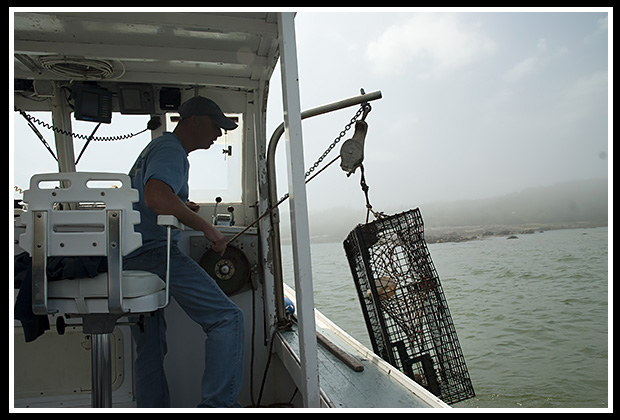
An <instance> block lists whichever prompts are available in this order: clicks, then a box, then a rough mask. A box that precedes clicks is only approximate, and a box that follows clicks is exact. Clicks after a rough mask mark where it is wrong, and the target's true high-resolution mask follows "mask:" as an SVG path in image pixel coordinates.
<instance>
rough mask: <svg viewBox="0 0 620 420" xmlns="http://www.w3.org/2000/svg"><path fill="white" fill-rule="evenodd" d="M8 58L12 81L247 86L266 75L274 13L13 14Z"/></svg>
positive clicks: (274, 55)
mask: <svg viewBox="0 0 620 420" xmlns="http://www.w3.org/2000/svg"><path fill="white" fill-rule="evenodd" d="M14 56H15V58H14V77H15V78H16V79H35V80H36V79H47V80H67V81H69V80H71V81H79V80H93V81H102V80H110V81H115V82H127V83H138V82H139V83H151V84H159V85H164V86H165V85H174V86H179V85H187V86H196V85H200V86H217V87H224V88H231V89H239V90H246V91H249V90H254V89H257V88H259V87H261V86H262V85H263V84H264V83H265V82H266V81H268V80H269V78H270V77H271V74H272V72H273V69H274V67H275V64H276V62H277V59H278V25H277V20H276V14H275V13H219V12H218V13H194V12H191V13H190V12H179V13H169V12H152V13H138V12H63V13H56V12H53V13H31V12H25V13H22V12H18V13H15V14H14ZM63 57H69V58H70V61H68V62H64V61H63ZM67 66H68V67H69V71H70V72H69V74H62V72H61V71H60V70H62V69H63V68H66V67H67ZM110 66H111V69H110ZM86 70H88V71H89V72H94V73H96V72H98V71H99V72H100V73H101V74H102V75H103V76H100V77H99V78H97V77H96V76H95V77H93V76H84V75H81V74H86Z"/></svg>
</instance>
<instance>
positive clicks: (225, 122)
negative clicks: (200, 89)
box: [179, 96, 237, 130]
mask: <svg viewBox="0 0 620 420" xmlns="http://www.w3.org/2000/svg"><path fill="white" fill-rule="evenodd" d="M179 114H180V115H181V119H182V120H183V119H185V118H188V117H191V116H193V115H196V116H198V117H199V116H202V115H208V116H209V117H211V118H212V119H213V122H215V123H216V124H217V125H218V126H219V127H220V128H223V129H224V130H234V129H235V128H237V124H236V123H235V122H234V121H233V120H231V119H229V118H226V116H225V115H224V113H223V112H222V110H221V109H220V107H219V106H218V105H217V104H216V103H215V102H213V101H212V100H211V99H208V98H205V97H203V96H194V97H193V98H191V99H188V100H187V101H185V102H183V103H182V104H181V106H179Z"/></svg>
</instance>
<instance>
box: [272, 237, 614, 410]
mask: <svg viewBox="0 0 620 420" xmlns="http://www.w3.org/2000/svg"><path fill="white" fill-rule="evenodd" d="M607 232H608V231H607V228H606V227H602V228H592V229H567V230H552V231H545V232H539V233H534V234H526V235H517V236H518V238H517V239H507V238H506V237H491V238H485V239H481V240H474V241H469V242H460V243H441V244H430V245H429V250H430V253H431V257H432V259H433V262H434V264H435V267H436V269H437V272H438V274H439V278H440V280H441V284H442V286H443V289H444V293H445V296H446V299H447V301H448V306H449V308H450V312H451V315H452V318H453V321H454V324H455V328H456V331H457V334H458V337H459V341H460V343H461V347H462V350H463V354H464V356H465V360H466V363H467V367H468V370H469V374H470V377H471V379H472V382H473V385H474V389H475V391H476V397H475V398H472V399H469V400H466V401H462V402H460V403H457V404H454V405H453V407H455V408H487V407H489V408H507V409H515V408H553V409H558V408H601V409H603V408H607V407H608V403H609V401H608V375H609V373H608V372H609V370H608V366H609V365H608V348H609V343H608V308H609V307H608V297H609V296H608V290H609V289H608V288H609V285H610V282H609V277H608V234H607ZM312 252H313V256H312V266H313V267H312V269H313V278H314V289H315V296H314V298H315V305H316V307H317V309H318V310H320V311H321V312H322V313H323V314H325V315H326V316H327V317H329V318H330V319H331V320H332V321H334V322H335V323H336V324H338V325H339V326H340V327H341V328H343V329H344V330H345V331H347V332H348V333H349V334H351V335H352V336H353V337H355V338H356V339H357V340H358V341H360V342H361V343H363V344H365V345H367V346H368V347H369V348H372V346H371V344H370V340H369V338H368V334H367V330H366V325H365V323H364V318H363V316H362V312H361V309H360V305H359V301H358V299H357V294H356V292H355V286H354V284H353V279H352V276H351V272H350V269H349V266H348V263H347V260H346V256H345V253H344V249H343V247H342V243H317V244H313V245H312ZM283 265H284V266H283V269H284V274H285V278H292V277H291V276H292V260H291V249H290V247H288V248H285V254H284V264H283ZM291 281H292V280H291Z"/></svg>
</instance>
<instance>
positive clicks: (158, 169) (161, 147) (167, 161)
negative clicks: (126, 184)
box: [129, 132, 189, 253]
mask: <svg viewBox="0 0 620 420" xmlns="http://www.w3.org/2000/svg"><path fill="white" fill-rule="evenodd" d="M129 177H130V178H131V186H132V187H133V188H135V189H136V190H138V193H139V194H140V200H139V201H138V202H137V203H134V205H133V207H134V209H135V210H137V211H139V212H140V223H139V224H138V225H136V226H135V230H136V232H140V233H141V234H142V248H139V249H137V250H136V251H134V252H135V253H141V252H142V251H145V250H147V249H152V248H156V247H159V246H165V245H166V228H165V227H163V226H159V225H157V214H156V213H155V212H154V211H152V210H151V209H149V208H148V207H147V206H146V205H145V204H144V186H145V185H146V182H147V181H148V180H149V179H158V180H160V181H163V182H165V183H166V184H168V185H169V186H170V188H172V190H173V191H174V193H175V194H176V195H177V196H178V197H179V198H180V199H181V201H182V202H183V203H185V201H187V198H188V196H189V187H188V184H187V181H188V177H189V161H188V159H187V151H186V150H185V146H183V143H181V140H180V139H179V138H178V137H177V136H176V135H175V134H173V133H169V132H164V134H163V135H161V136H160V137H157V138H156V139H153V140H152V141H151V142H150V143H149V144H148V145H147V146H146V147H145V148H144V150H143V151H142V153H140V156H138V159H136V162H135V163H134V165H133V167H132V168H131V170H130V171H129ZM179 234H180V232H178V231H173V233H172V239H173V240H178V236H179Z"/></svg>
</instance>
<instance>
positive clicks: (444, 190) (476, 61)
mask: <svg viewBox="0 0 620 420" xmlns="http://www.w3.org/2000/svg"><path fill="white" fill-rule="evenodd" d="M344 10H345V11H339V12H332V11H329V12H327V11H325V12H314V11H308V10H301V11H300V12H298V13H297V16H296V18H295V22H296V31H297V49H298V65H299V79H300V93H301V103H302V110H303V109H308V108H312V107H315V106H318V105H322V104H325V103H329V102H333V101H337V100H340V99H343V98H347V97H351V96H355V95H357V94H358V93H359V89H360V88H364V89H365V90H366V92H371V91H374V90H381V91H382V93H383V98H382V99H381V100H378V101H374V102H373V103H372V107H373V110H372V112H371V113H370V114H369V116H368V118H367V120H366V121H367V122H368V124H369V129H368V135H367V137H366V145H365V160H364V166H365V168H366V178H367V183H368V185H369V186H370V190H369V197H370V200H371V203H372V205H373V206H374V208H375V209H376V210H379V211H399V210H400V211H402V210H406V209H410V208H413V207H417V206H421V205H423V204H425V203H431V202H438V201H455V200H462V199H478V198H486V197H493V196H499V195H505V194H509V193H513V192H516V191H519V190H522V189H524V188H530V187H537V186H546V185H551V184H554V183H558V182H563V181H572V180H582V179H592V178H606V177H608V165H609V168H611V164H610V162H611V158H612V155H613V153H612V150H611V149H610V148H609V147H608V146H609V144H610V142H609V140H608V139H609V137H610V133H608V125H609V124H610V121H609V119H608V115H609V110H608V103H611V101H612V100H613V98H612V97H609V96H608V92H612V88H611V85H610V84H609V82H608V67H609V63H608V29H607V22H608V20H607V13H605V12H582V11H580V12H570V13H565V12H552V13H539V12H537V13H532V12H528V13H515V12H510V13H500V12H481V13H480V12H476V13H469V12H468V13H429V12H422V13H418V12H412V11H411V10H410V9H404V10H398V11H397V12H394V11H393V10H392V9H387V11H384V10H380V11H378V10H374V9H371V10H369V9H362V10H363V11H362V12H353V10H356V9H344ZM281 104H282V100H281V87H280V74H279V66H278V67H277V68H276V71H275V72H274V75H273V77H272V80H271V85H270V93H269V103H268V130H267V134H268V138H269V136H270V135H271V133H272V131H273V130H274V129H275V128H276V127H277V125H279V124H280V123H281V122H282V105H281ZM356 110H357V108H356V107H355V108H349V109H346V110H341V111H338V112H335V113H332V114H329V115H326V116H320V117H317V118H313V119H309V120H305V121H304V122H303V129H304V132H303V137H304V143H305V149H304V158H305V163H306V167H309V166H311V165H312V163H313V162H314V161H315V160H316V159H317V158H318V157H319V156H320V155H321V154H322V153H323V151H324V150H325V149H326V148H327V146H329V144H330V143H331V142H332V141H333V140H334V138H335V137H336V136H337V135H338V134H339V132H340V131H341V130H342V129H343V127H344V125H345V124H346V123H347V122H348V121H349V120H350V118H351V117H352V116H353V114H354V113H355V111H356ZM144 118H146V117H144ZM147 119H148V118H146V119H145V121H146V120H147ZM15 121H16V135H17V136H19V137H20V138H19V140H17V139H16V145H19V147H20V148H22V145H23V147H27V150H28V156H29V158H30V159H29V160H28V161H29V162H30V163H35V162H36V166H37V167H36V168H35V171H36V172H46V171H55V170H56V166H55V162H54V161H53V159H51V157H50V156H49V154H48V152H47V151H46V150H45V149H44V148H43V147H42V146H41V144H40V143H39V141H38V139H36V137H34V135H33V134H32V133H31V132H30V130H29V129H27V128H24V129H23V131H20V130H22V129H21V128H19V127H18V125H19V124H21V126H23V127H25V126H24V125H23V122H22V121H21V117H19V116H18V117H15ZM78 123H79V122H76V124H78ZM144 124H145V122H141V123H140V124H139V126H140V128H141V127H143V126H144ZM107 130H111V131H112V132H111V133H107ZM76 131H78V132H83V131H84V132H90V129H84V130H82V131H80V130H79V129H78V130H76ZM118 131H119V130H118V127H116V126H115V127H114V128H110V127H103V126H102V128H101V129H100V130H99V131H98V132H97V135H109V134H118ZM121 131H122V130H121ZM133 131H135V130H133ZM43 134H44V135H45V136H47V139H48V141H52V139H53V137H52V136H51V135H50V134H49V131H45V132H44V133H43ZM351 134H352V132H350V133H349V134H348V135H347V136H345V137H344V139H343V141H342V142H341V143H340V144H342V143H343V142H344V140H346V139H348V138H350V137H351ZM25 136H27V137H28V138H26V137H25ZM22 137H23V138H22ZM22 141H28V142H29V143H28V145H26V143H21V142H22ZM148 141H149V138H148V134H145V135H142V137H140V138H137V139H136V140H135V141H134V140H132V142H134V143H136V142H141V143H140V144H138V146H137V148H136V150H137V151H138V152H139V150H140V149H141V148H142V147H143V146H144V145H145V144H146V143H147V142H148ZM98 146H101V147H105V146H107V145H106V144H101V145H92V146H90V147H89V150H88V152H87V153H86V154H85V157H84V162H85V163H84V165H85V164H86V162H87V161H88V159H95V160H97V159H100V157H99V155H98V152H96V147H98ZM117 147H120V146H117ZM123 147H124V146H123ZM80 148H81V144H76V151H75V153H76V155H77V154H78V153H79V149H80ZM285 149H286V148H285V145H284V141H281V142H280V146H279V151H278V162H279V164H278V171H279V172H278V175H279V187H278V192H279V195H280V196H282V195H283V194H284V193H285V192H286V191H287V189H288V186H287V181H286V164H285V161H284V158H285ZM339 150H340V145H338V146H337V147H336V148H335V149H334V150H333V151H332V153H331V154H330V155H329V157H328V158H327V159H326V161H329V160H331V158H333V157H335V156H337V154H338V153H339ZM138 152H135V153H133V154H132V153H124V152H119V153H117V154H116V155H115V159H114V161H113V162H112V161H108V162H107V163H106V164H111V165H120V166H122V168H121V167H118V168H117V167H113V166H110V168H109V170H113V171H126V170H128V169H129V168H130V167H131V164H132V163H133V161H134V160H135V155H136V154H137V153H138ZM20 153H22V151H21V149H20ZM16 156H17V151H16ZM20 156H21V155H20ZM122 159H125V160H126V162H125V161H122ZM22 162H23V160H22ZM123 165H124V166H123ZM125 166H126V167H127V168H125ZM82 170H85V169H82ZM32 172H33V171H32V168H27V170H25V173H26V174H29V173H32ZM20 174H21V170H20V168H19V165H16V168H15V178H16V179H15V183H16V184H17V185H19V186H20V187H22V188H26V187H27V178H25V177H24V179H22V178H21V177H20ZM611 188H612V187H611V184H610V190H611ZM308 201H309V207H310V211H311V212H313V211H325V210H329V209H332V208H343V207H348V208H352V209H356V210H358V211H360V212H361V213H364V212H365V201H364V196H363V193H362V191H361V189H360V185H359V170H358V171H357V172H356V173H355V174H353V175H352V176H351V177H349V178H347V177H346V175H345V174H344V172H342V171H341V170H340V168H339V163H335V164H334V165H332V166H331V167H330V168H328V169H327V170H326V171H325V172H324V173H323V174H321V175H320V176H319V177H317V178H316V179H315V180H313V181H312V182H311V183H310V184H308ZM286 207H288V206H286ZM283 210H285V209H283ZM360 221H361V220H357V221H356V223H357V222H360Z"/></svg>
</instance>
